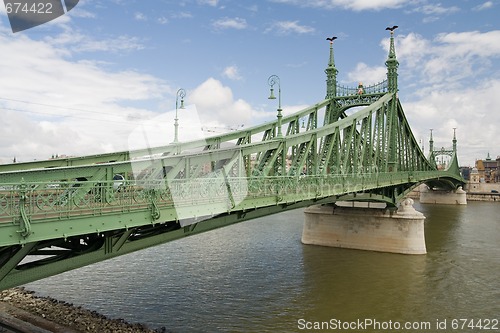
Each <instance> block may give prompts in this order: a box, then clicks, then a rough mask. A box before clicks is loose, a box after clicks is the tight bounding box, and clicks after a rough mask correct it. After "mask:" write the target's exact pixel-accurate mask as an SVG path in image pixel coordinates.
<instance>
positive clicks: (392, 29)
mask: <svg viewBox="0 0 500 333" xmlns="http://www.w3.org/2000/svg"><path fill="white" fill-rule="evenodd" d="M397 28H399V27H398V26H397V25H393V26H392V27H387V28H385V30H389V31H390V32H391V35H394V30H396V29H397Z"/></svg>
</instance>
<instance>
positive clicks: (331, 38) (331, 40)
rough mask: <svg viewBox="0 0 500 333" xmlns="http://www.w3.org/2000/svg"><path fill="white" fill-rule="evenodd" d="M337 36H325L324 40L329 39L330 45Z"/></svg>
mask: <svg viewBox="0 0 500 333" xmlns="http://www.w3.org/2000/svg"><path fill="white" fill-rule="evenodd" d="M336 39H337V37H335V36H333V37H326V40H329V41H330V45H332V44H333V41H334V40H336Z"/></svg>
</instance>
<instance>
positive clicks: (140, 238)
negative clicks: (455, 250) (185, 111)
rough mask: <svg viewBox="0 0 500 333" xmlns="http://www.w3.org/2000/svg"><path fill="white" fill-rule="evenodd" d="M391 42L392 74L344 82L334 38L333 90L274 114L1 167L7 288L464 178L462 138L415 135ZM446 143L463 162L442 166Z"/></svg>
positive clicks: (1, 272) (0, 222) (0, 265)
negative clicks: (295, 212)
mask: <svg viewBox="0 0 500 333" xmlns="http://www.w3.org/2000/svg"><path fill="white" fill-rule="evenodd" d="M332 41H333V39H332ZM390 42H391V46H390V51H389V57H388V59H387V61H386V65H387V68H388V73H387V76H388V78H387V80H386V81H384V82H381V83H378V84H376V85H372V86H364V85H362V84H359V85H358V87H356V88H347V87H341V86H338V85H337V82H336V75H337V72H338V71H337V69H336V68H335V63H334V59H333V44H331V45H330V58H329V62H328V67H327V69H326V74H327V98H326V99H325V100H323V101H320V102H319V103H317V104H315V105H312V106H311V107H308V108H306V109H304V110H301V111H299V112H297V113H295V114H292V115H288V116H282V115H281V113H280V112H278V117H277V119H276V120H275V121H270V122H267V123H264V124H260V125H257V126H254V127H251V128H246V129H242V130H240V131H234V132H230V133H227V134H223V135H218V136H215V137H211V138H207V139H205V140H195V141H189V142H174V143H172V144H170V145H167V146H163V147H157V148H148V149H144V150H135V151H130V152H118V153H112V154H102V155H93V156H87V157H79V158H67V159H63V160H49V161H39V162H33V163H22V164H10V165H3V166H0V289H3V288H8V287H10V286H14V285H19V284H22V283H26V282H29V281H33V280H36V279H40V278H43V277H47V276H50V275H54V274H58V273H60V272H63V271H66V270H69V269H74V268H77V267H81V266H84V265H88V264H91V263H94V262H98V261H101V260H105V259H108V258H112V257H115V256H118V255H122V254H125V253H130V252H132V251H136V250H139V249H143V248H146V247H149V246H154V245H157V244H161V243H163V242H167V241H170V240H174V239H178V238H181V237H185V236H188V235H191V234H195V233H199V232H203V231H206V230H211V229H214V228H218V227H223V226H227V225H230V224H233V223H237V222H240V221H244V220H248V219H251V218H255V217H259V216H265V215H269V214H274V213H278V212H281V211H284V210H288V209H294V208H299V207H306V206H309V205H311V204H317V203H332V202H335V201H338V200H358V201H378V202H385V203H386V204H387V206H388V207H396V205H397V204H398V202H399V201H400V200H401V199H402V198H403V197H404V196H405V195H407V194H408V192H409V191H410V190H411V189H413V188H414V187H415V186H417V185H418V184H421V183H424V182H425V183H427V184H429V185H430V186H431V187H440V188H448V189H453V188H457V187H458V186H460V185H462V184H463V182H464V180H463V179H462V177H461V176H460V173H459V170H458V161H457V149H456V143H457V142H456V137H455V136H454V138H453V149H452V150H450V151H447V150H446V151H445V150H441V151H439V152H437V151H436V152H435V151H433V150H431V154H430V156H429V159H428V158H426V157H425V156H424V154H423V152H422V150H421V148H420V147H419V145H418V143H417V141H416V140H415V138H414V136H413V134H412V131H411V128H410V126H409V124H408V121H407V119H406V117H405V115H404V112H403V108H402V106H401V104H400V102H399V99H398V95H397V94H398V93H397V91H398V88H397V67H398V62H397V59H396V54H395V49H394V37H393V33H392V32H391V40H390ZM280 106H281V105H279V106H278V109H281V107H280ZM360 106H364V108H362V109H361V110H359V111H357V112H355V113H352V114H349V111H350V109H351V108H354V107H360ZM319 124H322V125H319ZM282 133H286V134H284V135H283V134H282ZM431 140H432V139H431ZM443 152H444V153H446V154H449V156H450V158H451V161H452V163H450V165H449V167H448V169H446V170H438V169H437V167H436V163H435V155H436V154H438V153H443ZM118 175H119V176H118ZM26 257H29V258H30V261H29V262H25V261H23V259H24V258H26ZM33 258H35V259H33ZM40 258H42V259H40Z"/></svg>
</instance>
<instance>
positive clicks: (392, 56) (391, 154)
mask: <svg viewBox="0 0 500 333" xmlns="http://www.w3.org/2000/svg"><path fill="white" fill-rule="evenodd" d="M396 28H397V26H394V27H392V28H387V29H386V30H390V32H391V38H390V46H389V55H388V57H387V60H386V62H385V65H386V66H387V90H388V92H390V93H392V94H394V95H395V96H396V98H393V99H392V100H391V101H390V102H389V110H388V114H389V116H388V119H389V121H390V122H391V123H390V125H389V141H388V142H389V146H388V147H387V148H388V165H387V171H389V172H396V171H397V156H396V154H397V144H396V141H397V135H398V133H397V131H398V130H399V129H398V127H397V108H398V98H397V96H398V67H399V61H398V59H396V48H395V46H394V30H395V29H396Z"/></svg>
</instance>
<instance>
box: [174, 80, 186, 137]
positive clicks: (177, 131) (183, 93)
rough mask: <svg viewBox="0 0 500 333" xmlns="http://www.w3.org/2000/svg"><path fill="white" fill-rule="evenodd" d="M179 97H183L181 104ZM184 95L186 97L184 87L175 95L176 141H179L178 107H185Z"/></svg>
mask: <svg viewBox="0 0 500 333" xmlns="http://www.w3.org/2000/svg"><path fill="white" fill-rule="evenodd" d="M179 97H180V98H181V105H180V106H179ZM184 97H186V91H185V90H184V89H182V88H181V89H179V90H177V94H176V97H175V119H174V129H175V132H174V143H177V142H178V141H179V118H178V117H177V109H184Z"/></svg>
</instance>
